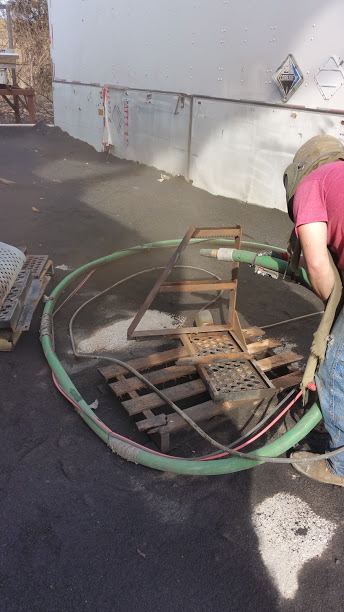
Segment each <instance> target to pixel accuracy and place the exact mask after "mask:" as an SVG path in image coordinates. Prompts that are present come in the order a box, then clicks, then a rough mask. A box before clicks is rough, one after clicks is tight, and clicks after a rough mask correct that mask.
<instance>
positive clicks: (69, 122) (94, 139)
mask: <svg viewBox="0 0 344 612" xmlns="http://www.w3.org/2000/svg"><path fill="white" fill-rule="evenodd" d="M53 94H54V121H55V125H57V126H59V127H60V128H61V129H62V130H64V131H65V132H68V134H70V135H71V136H73V137H74V138H79V139H80V140H84V141H85V142H88V144H90V145H92V146H93V147H94V148H95V149H96V150H97V151H102V150H103V146H102V141H103V129H104V128H103V117H102V116H100V115H99V114H98V110H99V109H102V108H103V91H102V89H101V88H100V87H98V88H97V87H86V86H83V85H66V84H64V83H54V86H53Z"/></svg>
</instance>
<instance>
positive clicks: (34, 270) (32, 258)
mask: <svg viewBox="0 0 344 612" xmlns="http://www.w3.org/2000/svg"><path fill="white" fill-rule="evenodd" d="M47 261H48V255H28V256H27V257H26V261H25V263H24V265H23V268H22V269H23V270H29V271H30V272H31V274H32V276H33V278H40V276H41V274H42V271H43V270H44V267H45V265H46V263H47Z"/></svg>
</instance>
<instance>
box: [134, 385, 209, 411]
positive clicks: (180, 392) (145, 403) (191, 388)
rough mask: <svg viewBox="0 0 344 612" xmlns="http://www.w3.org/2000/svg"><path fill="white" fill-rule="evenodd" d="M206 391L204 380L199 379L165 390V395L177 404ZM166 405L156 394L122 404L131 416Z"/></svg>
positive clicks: (149, 394)
mask: <svg viewBox="0 0 344 612" xmlns="http://www.w3.org/2000/svg"><path fill="white" fill-rule="evenodd" d="M206 390H207V389H206V386H205V384H204V382H203V380H201V379H200V378H199V379H197V380H192V381H190V382H187V383H183V384H181V385H177V386H176V387H170V388H169V389H164V394H165V395H167V397H168V398H169V399H171V400H172V401H173V402H176V401H178V400H181V399H184V398H186V397H191V396H192V395H198V394H199V393H204V392H206ZM164 404H165V402H164V400H163V399H161V398H160V397H159V396H158V395H157V394H156V393H148V394H147V395H143V396H141V397H139V398H138V399H137V400H127V401H125V402H122V405H123V406H124V408H125V409H126V410H127V412H128V413H129V415H130V416H133V415H134V414H140V412H144V411H145V410H149V409H153V408H158V407H159V406H164Z"/></svg>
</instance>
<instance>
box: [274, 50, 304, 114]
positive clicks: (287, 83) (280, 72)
mask: <svg viewBox="0 0 344 612" xmlns="http://www.w3.org/2000/svg"><path fill="white" fill-rule="evenodd" d="M272 78H273V80H274V82H275V83H276V85H277V87H278V89H279V90H280V92H281V94H282V97H283V100H284V102H286V101H287V100H289V98H290V97H291V96H292V95H293V93H295V91H296V90H297V89H298V87H300V85H301V83H302V81H303V75H302V72H301V70H300V68H299V67H298V65H297V63H296V60H295V58H294V57H293V55H291V54H289V55H288V57H287V59H286V60H285V61H284V62H283V64H282V65H281V66H280V67H279V68H278V69H277V71H276V72H275V74H274V75H273V77H272Z"/></svg>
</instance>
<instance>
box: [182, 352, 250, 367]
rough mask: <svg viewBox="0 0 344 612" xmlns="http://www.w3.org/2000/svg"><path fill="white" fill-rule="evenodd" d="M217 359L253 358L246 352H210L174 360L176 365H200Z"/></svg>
mask: <svg viewBox="0 0 344 612" xmlns="http://www.w3.org/2000/svg"><path fill="white" fill-rule="evenodd" d="M219 359H225V360H227V361H229V360H237V359H253V357H252V355H248V354H247V353H212V354H211V355H192V357H181V358H180V359H178V361H176V365H178V366H184V365H187V364H189V365H200V364H204V363H211V362H212V361H218V360H219Z"/></svg>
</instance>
